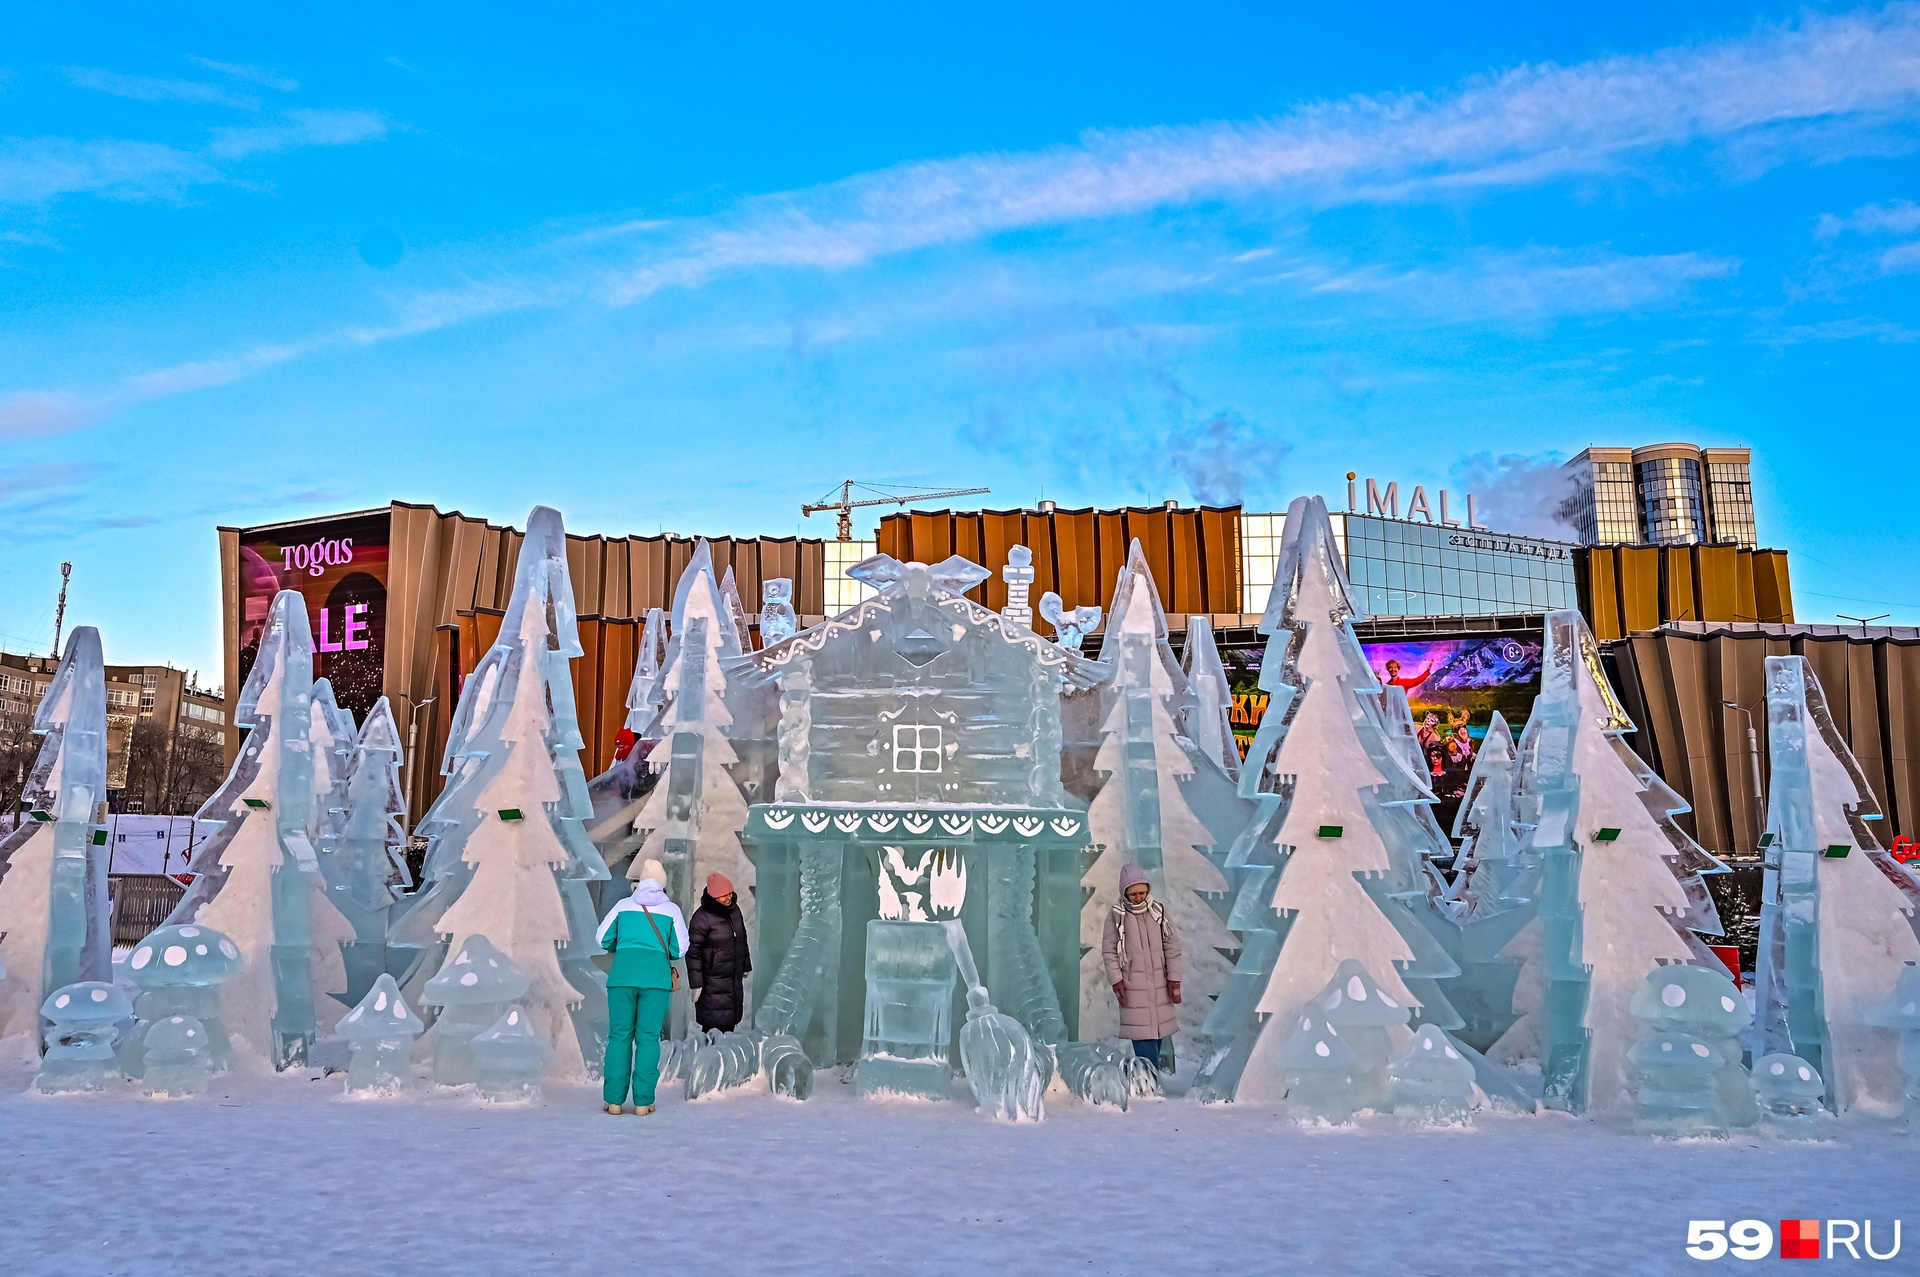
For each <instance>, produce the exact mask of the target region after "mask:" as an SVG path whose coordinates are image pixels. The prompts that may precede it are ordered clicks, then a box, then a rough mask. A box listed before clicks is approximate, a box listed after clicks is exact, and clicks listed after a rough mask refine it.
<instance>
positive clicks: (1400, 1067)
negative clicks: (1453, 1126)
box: [1393, 1024, 1473, 1123]
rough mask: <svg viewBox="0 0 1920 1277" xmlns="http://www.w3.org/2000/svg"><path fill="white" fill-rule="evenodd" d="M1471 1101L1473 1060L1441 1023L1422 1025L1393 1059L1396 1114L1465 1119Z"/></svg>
mask: <svg viewBox="0 0 1920 1277" xmlns="http://www.w3.org/2000/svg"><path fill="white" fill-rule="evenodd" d="M1472 1103H1473V1063H1472V1061H1470V1060H1468V1059H1467V1058H1466V1057H1465V1056H1464V1055H1462V1054H1461V1053H1460V1052H1459V1050H1458V1049H1456V1048H1455V1046H1454V1044H1453V1042H1452V1040H1451V1039H1450V1038H1448V1037H1447V1035H1446V1033H1445V1032H1444V1031H1442V1030H1441V1029H1440V1027H1439V1026H1438V1025H1434V1024H1423V1025H1421V1026H1420V1031H1419V1032H1418V1033H1416V1034H1414V1036H1413V1041H1412V1042H1410V1043H1408V1045H1407V1049H1406V1050H1405V1051H1402V1052H1401V1053H1400V1056H1399V1058H1398V1059H1396V1060H1394V1062H1393V1111H1394V1115H1395V1116H1396V1117H1401V1118H1405V1119H1407V1120H1409V1121H1413V1122H1436V1123H1438V1122H1462V1121H1465V1120H1466V1117H1467V1110H1468V1109H1469V1108H1470V1107H1471V1106H1472Z"/></svg>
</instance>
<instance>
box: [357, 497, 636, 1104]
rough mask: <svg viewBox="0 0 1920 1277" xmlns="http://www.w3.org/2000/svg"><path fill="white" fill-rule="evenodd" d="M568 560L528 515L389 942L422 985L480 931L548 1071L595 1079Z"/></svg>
mask: <svg viewBox="0 0 1920 1277" xmlns="http://www.w3.org/2000/svg"><path fill="white" fill-rule="evenodd" d="M566 551H567V547H566V530H565V527H564V526H563V525H562V523H561V519H560V515H559V513H558V512H556V511H554V510H550V509H548V508H546V507H545V506H537V507H535V508H534V510H533V512H532V514H530V515H529V516H528V519H527V536H526V539H525V541H524V542H522V544H521V547H520V558H519V562H518V563H517V564H516V567H515V572H514V586H513V595H512V598H511V600H510V601H509V603H508V606H507V614H506V616H505V618H504V619H503V621H502V623H501V628H500V637H499V640H498V641H497V642H496V643H495V644H494V646H493V647H492V648H491V649H490V650H489V651H488V653H487V655H486V656H485V657H484V658H483V659H482V662H481V665H480V667H479V668H477V669H475V671H474V672H473V674H472V675H471V676H469V678H468V680H467V684H466V686H465V688H464V689H463V691H462V696H461V702H460V706H459V708H458V710H457V711H456V713H455V716H454V722H453V725H452V728H451V731H450V739H449V742H448V750H447V762H446V768H447V770H448V773H449V784H448V787H447V790H446V791H445V792H443V793H442V795H441V798H440V800H439V801H438V802H436V803H435V804H434V807H433V810H432V811H430V812H429V813H428V819H427V820H425V821H423V822H422V825H423V827H430V828H431V830H432V833H431V834H430V835H429V837H430V838H431V842H430V845H429V849H428V860H427V868H426V871H425V873H426V876H427V878H428V885H427V886H426V887H425V888H424V889H423V890H422V892H421V893H419V898H418V899H417V900H416V903H415V904H414V905H413V906H412V907H411V908H410V909H408V910H407V912H406V913H405V914H404V915H403V916H402V917H401V918H399V919H397V920H396V921H395V923H394V925H393V927H392V929H391V931H390V933H389V936H388V943H389V946H390V947H393V948H411V949H414V950H416V955H415V957H414V958H413V960H412V964H411V969H410V971H409V973H408V976H409V980H408V987H409V988H415V989H416V990H417V988H418V987H419V986H424V984H425V981H426V980H427V978H429V977H431V976H433V975H435V974H437V973H438V972H439V971H440V970H442V969H444V966H443V964H444V962H446V961H450V960H451V959H450V958H449V957H448V955H449V954H457V953H458V952H460V950H461V948H462V946H463V945H464V944H465V942H466V941H467V940H469V939H471V938H472V937H473V936H476V935H483V936H485V937H486V938H487V939H488V940H489V941H490V942H492V944H493V945H494V946H495V947H496V948H498V949H499V950H500V951H501V952H502V953H504V954H506V955H507V956H508V957H509V958H512V959H513V960H514V961H515V962H516V963H518V964H519V965H520V966H521V967H523V968H524V969H525V970H526V972H527V974H528V975H529V977H530V978H531V981H532V985H531V988H530V989H529V990H528V992H527V995H526V998H525V1004H526V1008H527V1011H528V1015H529V1018H530V1020H531V1021H532V1025H533V1029H534V1031H535V1033H536V1034H537V1035H538V1036H539V1038H540V1040H541V1041H542V1043H543V1044H544V1045H545V1046H546V1047H547V1048H548V1052H549V1054H548V1064H547V1068H548V1072H549V1073H550V1074H551V1075H553V1076H556V1077H560V1078H574V1079H577V1078H581V1077H585V1076H591V1075H597V1073H598V1071H599V1068H600V1065H601V1060H602V1047H603V1045H604V1043H605V1039H606V1023H607V1020H606V1015H607V1007H606V994H605V988H606V981H605V977H604V976H603V975H602V974H601V973H600V972H599V971H598V970H597V969H596V968H595V967H594V966H593V965H592V962H591V958H592V956H593V955H594V954H596V953H598V952H599V948H598V946H597V945H596V944H595V942H594V939H593V933H594V928H595V925H596V923H597V919H596V917H595V915H594V911H593V905H592V900H591V896H590V894H589V891H588V888H589V885H590V884H591V883H592V882H594V881H597V880H600V879H604V878H605V877H606V874H607V870H606V864H605V862H604V861H602V860H601V859H600V856H599V853H598V852H597V851H595V850H594V847H593V844H592V843H591V842H590V841H589V840H588V838H587V834H586V830H585V827H584V824H583V820H584V818H585V817H586V816H587V815H589V814H590V813H591V810H592V808H591V806H590V804H589V802H588V799H587V795H586V782H585V778H584V776H583V775H582V773H581V770H580V763H579V750H580V745H581V738H580V729H579V723H578V719H577V716H576V713H575V709H574V702H573V684H572V676H571V673H570V667H569V664H568V662H569V659H570V658H571V657H574V656H578V655H580V652H581V648H580V643H579V635H578V632H577V623H576V621H575V618H574V601H573V586H572V582H571V580H570V578H569V576H568V574H567V558H566ZM429 936H430V937H431V939H429Z"/></svg>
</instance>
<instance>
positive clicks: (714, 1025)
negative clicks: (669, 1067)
mask: <svg viewBox="0 0 1920 1277" xmlns="http://www.w3.org/2000/svg"><path fill="white" fill-rule="evenodd" d="M751 970H753V959H752V956H751V955H750V954H749V953H748V952H747V924H746V923H745V922H743V921H742V920H741V918H740V905H739V902H737V901H736V900H735V899H734V896H733V883H732V882H730V881H728V880H727V878H726V876H725V875H723V874H708V875H707V889H706V891H705V892H703V893H702V894H701V896H700V907H699V908H698V909H695V910H694V911H693V917H692V918H691V919H689V920H688V923H687V987H688V988H689V989H693V990H695V991H696V992H697V993H698V995H699V996H698V997H696V998H695V999H694V1003H693V1015H694V1018H695V1019H696V1020H698V1021H699V1022H700V1027H701V1028H703V1029H732V1028H735V1027H737V1026H738V1025H739V1023H740V1013H741V1012H742V1011H744V1010H745V1009H746V1003H747V998H746V987H745V984H746V976H747V972H749V971H751Z"/></svg>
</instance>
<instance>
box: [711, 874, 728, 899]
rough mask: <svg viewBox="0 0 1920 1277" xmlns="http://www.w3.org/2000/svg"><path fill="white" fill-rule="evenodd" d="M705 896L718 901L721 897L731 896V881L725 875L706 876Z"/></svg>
mask: <svg viewBox="0 0 1920 1277" xmlns="http://www.w3.org/2000/svg"><path fill="white" fill-rule="evenodd" d="M707 894H708V895H710V896H712V897H713V898H714V899H715V900H718V899H719V898H720V897H722V896H730V895H732V894H733V881H732V879H730V878H728V877H727V876H726V875H725V874H708V875H707Z"/></svg>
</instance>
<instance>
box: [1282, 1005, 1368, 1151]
mask: <svg viewBox="0 0 1920 1277" xmlns="http://www.w3.org/2000/svg"><path fill="white" fill-rule="evenodd" d="M1296 1014H1297V1016H1298V1022H1297V1023H1296V1024H1295V1025H1294V1030H1293V1034H1292V1036H1290V1037H1289V1038H1288V1039H1287V1045H1286V1048H1285V1050H1283V1051H1282V1052H1281V1056H1280V1060H1281V1067H1283V1068H1284V1069H1285V1070H1286V1078H1287V1116H1289V1117H1291V1118H1293V1119H1294V1120H1295V1121H1297V1122H1332V1123H1334V1124H1336V1125H1339V1124H1342V1123H1345V1122H1347V1121H1350V1120H1351V1119H1352V1117H1353V1070H1354V1066H1355V1065H1356V1064H1357V1063H1358V1061H1357V1059H1356V1058H1355V1056H1354V1053H1353V1048H1352V1047H1350V1046H1348V1045H1347V1044H1346V1041H1345V1040H1344V1039H1343V1038H1342V1037H1341V1036H1340V1033H1339V1031H1338V1030H1336V1029H1335V1028H1334V1027H1333V1026H1332V1025H1331V1024H1328V1023H1327V1022H1326V1020H1325V1018H1324V1017H1323V1016H1322V1013H1321V1007H1320V1004H1319V1003H1318V1002H1317V1001H1309V1002H1308V1003H1307V1005H1306V1007H1305V1008H1304V1009H1302V1010H1301V1011H1299V1012H1297V1013H1296Z"/></svg>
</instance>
